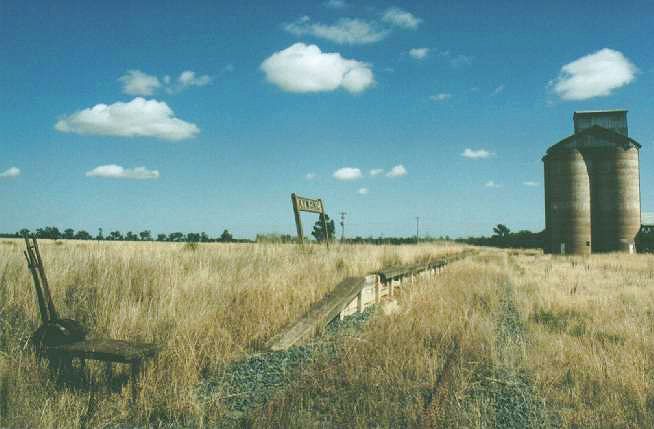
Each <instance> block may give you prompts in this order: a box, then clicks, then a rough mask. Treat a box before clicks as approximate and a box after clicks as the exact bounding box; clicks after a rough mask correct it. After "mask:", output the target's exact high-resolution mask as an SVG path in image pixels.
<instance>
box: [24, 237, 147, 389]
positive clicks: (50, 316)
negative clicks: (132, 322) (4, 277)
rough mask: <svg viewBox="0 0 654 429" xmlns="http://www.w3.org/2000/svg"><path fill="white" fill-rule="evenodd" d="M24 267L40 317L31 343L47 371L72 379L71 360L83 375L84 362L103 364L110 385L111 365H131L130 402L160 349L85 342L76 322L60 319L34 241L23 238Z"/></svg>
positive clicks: (82, 329) (109, 341)
mask: <svg viewBox="0 0 654 429" xmlns="http://www.w3.org/2000/svg"><path fill="white" fill-rule="evenodd" d="M25 246H26V250H25V252H24V254H25V258H26V259H27V266H28V268H29V270H30V272H31V274H32V280H33V281H34V289H35V292H36V299H37V302H38V306H39V312H40V314H41V326H40V327H39V328H38V329H37V330H36V332H34V334H33V335H32V343H33V344H34V347H35V349H36V352H37V354H38V355H39V356H41V357H44V358H46V359H48V361H49V363H50V368H51V369H52V370H53V371H55V372H56V373H57V375H58V376H59V377H62V378H65V379H70V378H71V377H72V376H73V365H72V361H73V359H79V362H80V370H81V371H85V360H86V359H93V360H99V361H104V362H105V377H106V382H107V383H108V385H111V378H112V377H111V375H112V364H113V363H126V364H130V365H131V381H132V401H134V400H135V399H136V395H137V390H136V389H137V381H138V376H139V373H140V370H141V367H142V364H143V363H144V361H145V360H146V359H150V358H153V357H154V356H156V354H157V353H158V351H159V347H158V346H157V345H155V344H150V343H137V342H131V341H120V340H113V339H108V338H101V339H87V335H88V331H87V329H86V328H85V327H84V326H82V324H81V323H79V322H78V321H76V320H72V319H65V318H61V317H59V314H58V313H57V311H56V309H55V306H54V303H53V301H52V295H51V293H50V286H49V284H48V279H47V277H46V275H45V269H44V268H43V260H42V259H41V253H40V251H39V246H38V243H37V241H36V238H32V239H31V242H30V239H29V238H28V237H27V236H25Z"/></svg>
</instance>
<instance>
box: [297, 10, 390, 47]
mask: <svg viewBox="0 0 654 429" xmlns="http://www.w3.org/2000/svg"><path fill="white" fill-rule="evenodd" d="M284 30H286V31H287V32H289V33H291V34H294V35H296V36H304V35H307V34H308V35H311V36H314V37H319V38H321V39H326V40H329V41H332V42H334V43H340V44H348V45H363V44H367V43H375V42H379V41H380V40H382V39H383V38H384V37H386V36H387V35H388V30H385V29H383V28H379V27H378V26H377V25H376V24H375V23H374V22H366V21H363V20H360V19H354V18H341V19H339V20H338V21H336V23H334V24H331V25H328V24H321V23H319V22H312V21H311V18H309V17H308V16H303V17H302V18H299V19H297V20H295V21H294V22H291V23H289V24H285V25H284Z"/></svg>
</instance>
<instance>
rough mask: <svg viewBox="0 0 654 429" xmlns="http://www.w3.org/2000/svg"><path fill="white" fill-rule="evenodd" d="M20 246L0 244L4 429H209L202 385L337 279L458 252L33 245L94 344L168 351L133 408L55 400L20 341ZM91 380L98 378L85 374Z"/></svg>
mask: <svg viewBox="0 0 654 429" xmlns="http://www.w3.org/2000/svg"><path fill="white" fill-rule="evenodd" d="M22 250H23V245H22V243H21V242H20V241H18V240H14V241H12V240H2V241H0V335H1V336H0V427H2V426H9V427H78V426H81V425H87V426H91V427H100V426H106V425H117V424H118V425H140V426H143V425H150V424H153V425H158V424H162V423H168V424H177V425H182V426H214V425H216V424H218V422H220V421H221V418H222V416H223V413H224V411H225V407H224V404H222V403H221V402H220V400H207V399H205V398H202V397H201V396H200V395H198V388H197V386H198V383H199V382H200V381H202V379H203V377H204V376H205V375H207V374H214V373H218V372H219V371H220V370H221V369H222V368H224V367H225V365H226V364H228V363H229V362H233V361H235V360H238V359H240V358H242V357H244V356H246V355H248V354H249V353H252V352H253V351H256V350H257V349H258V348H259V347H260V346H261V345H262V344H263V342H264V341H265V340H267V339H268V338H270V337H271V336H272V335H273V334H275V333H277V332H278V331H279V330H280V329H282V328H283V327H284V326H285V325H286V324H288V323H289V322H290V321H292V320H294V319H295V318H297V317H299V316H300V315H302V314H303V313H304V312H305V311H306V310H307V309H308V307H309V306H310V305H311V304H312V303H314V302H316V301H317V300H319V299H320V298H321V297H322V296H324V295H325V294H326V293H327V292H328V291H329V290H330V289H331V288H333V287H334V286H335V285H336V284H337V283H338V282H339V281H340V280H341V279H343V278H344V277H346V276H350V275H363V274H365V273H368V272H370V271H373V270H376V269H379V268H381V267H382V266H388V265H396V264H400V263H405V264H406V263H412V262H414V261H416V260H425V259H428V258H430V257H437V256H443V255H445V254H447V253H451V252H457V251H459V250H461V246H456V245H442V246H435V245H424V246H417V247H416V246H399V247H393V246H338V245H336V246H332V247H331V248H330V249H326V248H324V247H321V246H307V247H305V248H304V249H300V248H298V247H297V246H294V245H281V244H277V245H275V244H271V245H265V244H264V245H262V244H257V245H247V244H231V245H228V244H202V245H199V246H198V247H197V248H196V249H193V248H192V247H189V246H185V245H181V244H180V245H176V244H168V243H165V244H159V243H112V242H102V243H96V242H71V241H66V242H58V243H54V242H50V241H46V240H43V241H42V242H41V252H42V255H43V259H44V263H45V268H46V272H47V275H48V278H49V281H50V284H51V288H52V289H53V299H54V301H55V304H56V306H57V307H58V311H59V313H60V314H62V315H63V316H65V317H69V318H74V319H77V320H79V321H81V322H82V323H83V324H84V325H86V326H87V327H88V328H90V330H91V332H92V333H93V334H95V335H97V336H111V337H113V338H116V339H131V340H142V341H153V342H157V343H160V344H162V345H164V348H163V351H162V353H161V354H160V356H159V358H158V360H157V361H156V362H155V363H154V364H153V365H150V366H149V367H148V368H147V371H146V372H145V374H144V376H143V378H142V382H141V385H142V389H141V398H140V401H139V403H138V406H137V407H136V408H135V409H132V410H130V408H129V407H128V403H127V401H128V395H127V390H126V388H125V389H124V391H123V392H122V394H113V395H106V394H92V393H90V392H89V391H88V389H81V390H75V389H60V388H57V387H56V386H55V385H54V384H53V382H52V380H51V379H50V378H49V377H48V374H47V371H46V370H45V367H44V365H43V364H42V363H40V364H37V362H36V360H35V358H34V354H33V353H32V351H31V349H30V347H29V344H28V340H29V336H30V335H31V333H32V332H33V331H34V330H35V329H36V328H37V321H38V315H37V307H36V304H35V298H34V290H33V286H32V283H31V278H30V276H29V272H28V270H27V268H26V263H25V260H24V257H23V255H22ZM91 370H93V371H94V372H95V375H97V374H98V373H99V372H100V370H99V368H97V367H95V366H91Z"/></svg>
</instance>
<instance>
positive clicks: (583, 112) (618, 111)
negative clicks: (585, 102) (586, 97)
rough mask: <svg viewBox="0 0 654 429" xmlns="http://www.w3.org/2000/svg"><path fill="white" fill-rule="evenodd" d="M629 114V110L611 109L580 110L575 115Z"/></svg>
mask: <svg viewBox="0 0 654 429" xmlns="http://www.w3.org/2000/svg"><path fill="white" fill-rule="evenodd" d="M623 112H628V110H627V109H609V110H578V111H576V112H575V113H574V114H575V115H589V114H593V113H623Z"/></svg>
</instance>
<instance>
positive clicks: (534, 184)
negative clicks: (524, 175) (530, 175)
mask: <svg viewBox="0 0 654 429" xmlns="http://www.w3.org/2000/svg"><path fill="white" fill-rule="evenodd" d="M522 184H523V185H525V186H538V185H540V183H538V182H532V181H527V182H522Z"/></svg>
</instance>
